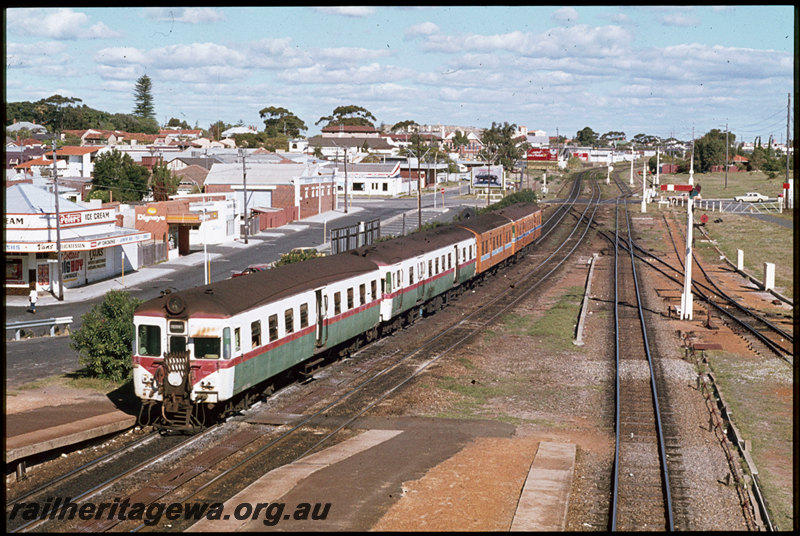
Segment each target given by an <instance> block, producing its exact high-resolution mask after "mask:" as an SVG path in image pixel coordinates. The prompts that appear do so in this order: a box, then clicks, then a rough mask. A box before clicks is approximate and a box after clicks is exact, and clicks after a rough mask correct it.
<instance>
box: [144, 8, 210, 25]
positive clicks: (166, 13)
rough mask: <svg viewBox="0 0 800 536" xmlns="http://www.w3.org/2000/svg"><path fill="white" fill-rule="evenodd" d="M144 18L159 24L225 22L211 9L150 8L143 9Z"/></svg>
mask: <svg viewBox="0 0 800 536" xmlns="http://www.w3.org/2000/svg"><path fill="white" fill-rule="evenodd" d="M145 17H147V18H148V19H153V20H157V21H160V22H181V23H184V24H203V23H207V22H219V21H223V20H225V15H223V14H222V13H221V12H220V11H219V10H217V9H215V8H211V7H179V8H174V7H151V8H147V9H145Z"/></svg>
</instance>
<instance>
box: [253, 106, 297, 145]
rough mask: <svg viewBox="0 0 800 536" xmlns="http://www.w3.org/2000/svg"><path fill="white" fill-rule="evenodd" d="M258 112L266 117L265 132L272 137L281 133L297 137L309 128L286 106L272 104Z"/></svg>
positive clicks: (262, 116)
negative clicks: (280, 106) (279, 106)
mask: <svg viewBox="0 0 800 536" xmlns="http://www.w3.org/2000/svg"><path fill="white" fill-rule="evenodd" d="M258 114H259V115H260V116H261V118H262V119H264V132H266V133H267V136H268V137H270V138H277V137H278V136H280V135H283V136H285V137H289V138H297V137H299V136H300V131H301V130H308V127H306V124H305V123H304V122H303V121H302V120H301V119H300V118H299V117H297V116H296V115H294V114H293V113H292V112H290V111H289V110H287V109H286V108H278V107H275V106H270V107H268V108H264V109H263V110H260V111H259V112H258Z"/></svg>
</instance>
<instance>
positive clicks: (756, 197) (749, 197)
mask: <svg viewBox="0 0 800 536" xmlns="http://www.w3.org/2000/svg"><path fill="white" fill-rule="evenodd" d="M768 199H769V197H767V196H766V195H762V194H760V193H758V192H747V193H746V194H744V195H737V196H735V197H734V198H733V200H734V201H738V202H739V203H741V202H743V201H747V202H749V203H761V202H762V201H767V200H768Z"/></svg>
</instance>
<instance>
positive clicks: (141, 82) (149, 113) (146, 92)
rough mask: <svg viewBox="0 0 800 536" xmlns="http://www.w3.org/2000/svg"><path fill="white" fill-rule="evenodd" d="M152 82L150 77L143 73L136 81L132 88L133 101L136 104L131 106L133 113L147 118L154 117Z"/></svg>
mask: <svg viewBox="0 0 800 536" xmlns="http://www.w3.org/2000/svg"><path fill="white" fill-rule="evenodd" d="M152 91H153V83H152V82H151V81H150V77H149V76H147V75H146V74H143V75H142V76H141V77H139V79H138V80H137V81H136V89H135V90H134V93H133V95H134V101H135V102H136V106H134V108H133V115H136V116H139V117H144V118H147V119H155V117H156V112H155V108H154V106H153V93H152Z"/></svg>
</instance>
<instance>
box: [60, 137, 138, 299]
mask: <svg viewBox="0 0 800 536" xmlns="http://www.w3.org/2000/svg"><path fill="white" fill-rule="evenodd" d="M57 161H58V159H57V158H56V139H55V138H53V186H54V187H55V190H54V191H55V194H56V255H57V256H58V269H57V273H58V296H56V297H57V298H58V301H64V272H63V269H62V266H61V258H62V257H61V214H60V212H59V210H58V166H57V165H56V162H57ZM123 270H124V268H123Z"/></svg>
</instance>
